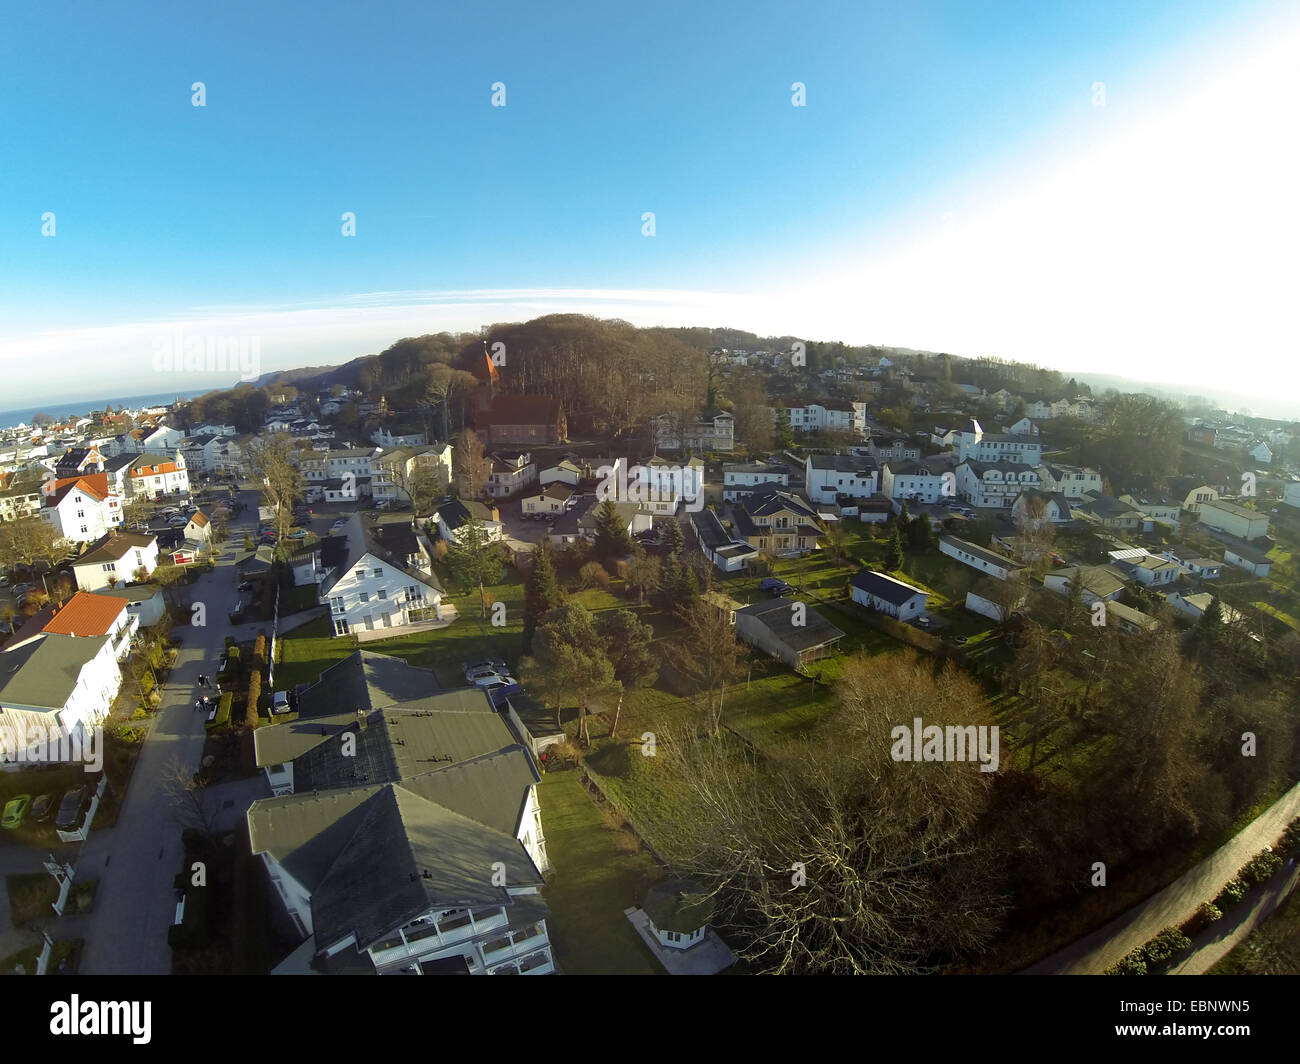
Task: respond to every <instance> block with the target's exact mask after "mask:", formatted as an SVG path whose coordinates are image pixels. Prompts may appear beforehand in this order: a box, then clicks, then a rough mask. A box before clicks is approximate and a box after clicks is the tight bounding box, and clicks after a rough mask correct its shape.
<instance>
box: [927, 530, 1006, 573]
mask: <svg viewBox="0 0 1300 1064" xmlns="http://www.w3.org/2000/svg"><path fill="white" fill-rule="evenodd" d="M939 553H940V554H946V555H947V556H948V557H949V558H955V559H956V560H957V561H959V562H961V563H962V565H968V566H970V567H971V568H972V569H977V570H979V571H980V572H981V573H987V574H988V575H989V576H991V577H993V578H995V579H997V580H1009V579H1010V578H1011V577H1013V576H1016V575H1018V574H1019V573H1022V572H1024V566H1022V565H1019V564H1017V563H1016V562H1014V561H1013V560H1012V559H1010V558H1007V557H1004V556H1003V555H1001V554H997V553H995V552H994V551H991V550H988V549H986V548H984V547H981V546H980V545H979V544H978V543H971V542H970V541H969V540H965V539H958V538H957V537H956V536H940V537H939Z"/></svg>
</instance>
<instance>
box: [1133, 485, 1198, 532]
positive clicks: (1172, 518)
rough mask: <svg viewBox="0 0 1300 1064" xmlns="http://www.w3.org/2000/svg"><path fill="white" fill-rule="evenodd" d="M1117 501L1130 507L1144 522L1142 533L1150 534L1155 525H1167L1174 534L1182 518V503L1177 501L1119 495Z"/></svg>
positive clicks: (1157, 497)
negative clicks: (1158, 523) (1157, 523)
mask: <svg viewBox="0 0 1300 1064" xmlns="http://www.w3.org/2000/svg"><path fill="white" fill-rule="evenodd" d="M1119 501H1120V502H1122V503H1124V504H1125V505H1126V506H1131V507H1133V509H1135V510H1137V511H1138V513H1140V514H1141V515H1142V516H1143V518H1145V520H1144V521H1143V523H1142V529H1143V531H1144V532H1150V531H1152V529H1154V528H1155V523H1156V522H1157V521H1159V522H1160V523H1161V524H1165V525H1169V526H1170V527H1171V528H1173V530H1174V531H1175V532H1176V531H1178V522H1179V521H1180V520H1181V518H1182V516H1183V506H1182V503H1181V502H1179V501H1178V500H1177V499H1163V498H1160V497H1159V496H1148V495H1141V496H1139V495H1132V494H1128V495H1121V496H1120V497H1119Z"/></svg>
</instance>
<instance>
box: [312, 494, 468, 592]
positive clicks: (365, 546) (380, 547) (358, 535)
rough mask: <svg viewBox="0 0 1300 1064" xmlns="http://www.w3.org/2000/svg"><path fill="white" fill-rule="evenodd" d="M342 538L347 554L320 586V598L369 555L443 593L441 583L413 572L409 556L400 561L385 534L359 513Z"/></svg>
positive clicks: (428, 575) (349, 520)
mask: <svg viewBox="0 0 1300 1064" xmlns="http://www.w3.org/2000/svg"><path fill="white" fill-rule="evenodd" d="M342 538H345V539H346V540H347V545H348V546H347V553H346V554H345V555H344V556H343V559H342V561H341V562H340V563H339V565H338V567H337V568H336V569H335V570H334V572H333V573H331V574H330V575H329V576H328V577H326V579H325V580H324V582H323V583H322V584H321V588H320V593H321V595H327V594H329V592H330V590H331V589H332V588H333V587H334V585H335V584H337V583H338V582H339V581H340V580H341V579H342V578H343V577H344V576H346V575H347V574H348V573H350V572H351V571H352V570H353V569H355V568H356V567H357V564H358V563H359V562H360V561H361V559H363V558H364V557H365V556H366V555H367V554H369V555H370V556H371V557H373V558H377V559H378V560H379V561H382V562H384V563H385V564H386V565H390V566H392V567H393V568H394V569H396V570H398V571H399V572H401V573H404V574H405V575H407V576H409V577H410V578H411V579H412V580H418V581H419V582H420V583H422V584H424V585H425V586H426V587H431V588H433V589H434V590H435V591H438V592H441V591H442V590H443V587H442V582H441V581H440V580H439V579H438V578H437V577H436V576H434V575H433V574H431V573H424V572H421V571H420V570H419V569H416V568H413V567H412V566H411V565H410V564H409V563H408V562H407V560H406V556H402V557H398V556H397V555H396V554H395V553H394V551H393V548H392V547H390V546H389V545H387V544H386V543H385V541H384V539H383V533H377V532H376V530H375V528H374V527H372V526H370V525H368V524H367V523H366V522H365V521H363V520H362V518H361V515H360V514H359V513H355V514H353V515H352V516H351V517H350V518H349V519H348V523H347V526H346V527H345V528H344V530H343V536H342Z"/></svg>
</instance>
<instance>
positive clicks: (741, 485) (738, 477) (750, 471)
mask: <svg viewBox="0 0 1300 1064" xmlns="http://www.w3.org/2000/svg"><path fill="white" fill-rule="evenodd" d="M760 484H779V485H780V486H781V487H783V488H788V487H789V486H790V471H789V470H788V469H787V468H786V467H785V466H781V465H772V464H770V463H767V462H748V463H745V464H743V465H724V466H723V467H722V497H723V499H724V500H726V501H727V502H735V501H736V500H737V499H740V498H743V497H744V496H746V495H748V494H749V492H750V490H751V489H753V488H756V487H758V485H760ZM1297 505H1300V502H1298V503H1297Z"/></svg>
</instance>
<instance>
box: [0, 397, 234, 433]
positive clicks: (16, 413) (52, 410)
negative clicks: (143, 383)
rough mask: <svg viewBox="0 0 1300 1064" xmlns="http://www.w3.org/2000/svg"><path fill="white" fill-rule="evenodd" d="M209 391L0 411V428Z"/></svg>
mask: <svg viewBox="0 0 1300 1064" xmlns="http://www.w3.org/2000/svg"><path fill="white" fill-rule="evenodd" d="M210 391H212V389H211V388H205V389H204V390H203V391H200V392H158V393H156V394H154V395H128V396H122V397H120V398H109V397H101V398H99V399H77V400H70V401H65V400H63V399H58V400H55V401H54V402H51V403H43V404H41V405H40V406H26V407H21V408H19V409H15V410H0V428H13V427H15V426H17V425H20V424H21V425H30V424H31V423H32V419H33V418H35V417H36V415H37V414H49V415H50V417H52V418H54V419H55V421H64V420H66V419H67V418H69V417H72V416H74V415H75V416H80V417H85V416H86V415H88V414H89V413H90V412H91V411H92V410H103V409H104V407H106V406H111V407H113V408H114V409H116V408H117V407H118V406H124V407H126V408H127V409H128V410H136V409H139V408H140V407H143V406H163V405H165V404H168V403H174V402H175V401H176V400H177V399H193V398H194V397H195V396H198V395H206V394H207V393H208V392H210Z"/></svg>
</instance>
